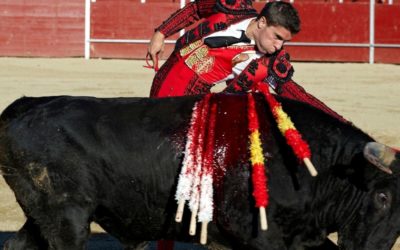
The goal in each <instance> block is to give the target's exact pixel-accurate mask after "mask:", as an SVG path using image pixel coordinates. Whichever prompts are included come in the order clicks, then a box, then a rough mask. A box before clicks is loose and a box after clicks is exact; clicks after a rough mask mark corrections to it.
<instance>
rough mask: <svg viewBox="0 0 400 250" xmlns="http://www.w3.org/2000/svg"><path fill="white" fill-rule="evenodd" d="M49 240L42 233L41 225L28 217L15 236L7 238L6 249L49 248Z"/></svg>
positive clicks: (38, 249) (28, 249)
mask: <svg viewBox="0 0 400 250" xmlns="http://www.w3.org/2000/svg"><path fill="white" fill-rule="evenodd" d="M47 248H48V245H47V242H46V241H45V240H44V239H43V237H42V236H41V234H40V230H39V227H38V226H37V225H36V224H35V223H34V222H33V219H32V218H28V219H27V221H26V222H25V224H24V226H23V227H22V228H21V229H20V230H19V231H18V232H17V233H16V235H15V236H13V237H12V238H10V239H9V240H7V242H6V243H5V244H4V250H41V249H47Z"/></svg>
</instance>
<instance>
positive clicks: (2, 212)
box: [0, 58, 400, 250]
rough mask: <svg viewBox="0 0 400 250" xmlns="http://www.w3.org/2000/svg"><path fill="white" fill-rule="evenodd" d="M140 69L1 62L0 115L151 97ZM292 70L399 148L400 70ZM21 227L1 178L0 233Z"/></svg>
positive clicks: (115, 64) (135, 65)
mask: <svg viewBox="0 0 400 250" xmlns="http://www.w3.org/2000/svg"><path fill="white" fill-rule="evenodd" d="M142 65H144V62H143V61H134V60H101V59H92V60H84V59H81V58H72V59H71V58H70V59H21V58H0V111H2V110H3V109H4V108H5V107H6V106H7V105H8V104H10V103H11V102H12V101H13V100H15V99H17V98H19V97H21V96H24V95H25V96H47V95H84V96H98V97H117V96H147V95H148V93H149V89H150V84H151V80H152V77H153V75H154V72H152V71H151V70H149V69H145V68H143V67H142ZM294 68H295V69H296V72H295V76H294V79H295V80H296V81H297V82H299V83H301V84H302V86H303V87H305V88H306V90H308V91H309V92H310V93H312V94H314V95H315V96H317V97H318V98H320V99H321V100H322V101H324V102H325V103H326V104H328V105H329V106H330V107H332V108H333V109H334V110H336V111H337V112H338V113H340V114H342V115H343V116H344V117H345V118H347V119H349V120H351V121H352V122H353V123H354V124H356V125H357V126H358V127H360V128H361V129H363V130H364V131H365V132H367V133H369V134H370V135H372V136H373V137H374V138H375V139H376V140H378V141H380V142H382V143H386V144H388V145H390V146H396V147H400V126H399V125H398V122H399V121H400V98H399V93H400V65H383V64H375V65H369V64H341V63H340V64H339V63H336V64H331V63H294ZM216 89H218V87H217V88H216ZM396 121H397V124H396V123H395V122H396ZM23 222H24V217H23V215H22V212H21V210H20V209H19V207H18V206H17V204H16V202H15V198H14V196H13V194H12V192H11V191H10V190H9V189H8V187H7V185H6V184H5V183H4V181H3V179H2V178H1V180H0V231H15V230H18V229H19V228H20V226H21V225H22V224H23ZM94 229H95V230H100V229H99V228H98V227H96V226H95V227H94ZM394 249H398V250H400V247H398V246H396V247H395V248H394Z"/></svg>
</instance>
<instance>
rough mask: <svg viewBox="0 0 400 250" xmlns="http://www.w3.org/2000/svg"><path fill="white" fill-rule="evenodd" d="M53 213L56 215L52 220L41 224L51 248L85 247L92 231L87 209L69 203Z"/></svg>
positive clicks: (69, 248) (62, 249)
mask: <svg viewBox="0 0 400 250" xmlns="http://www.w3.org/2000/svg"><path fill="white" fill-rule="evenodd" d="M52 215H54V217H53V218H50V219H51V221H47V222H46V223H44V224H41V229H42V231H44V234H45V235H46V238H47V240H48V242H49V249H51V250H53V249H54V250H83V249H85V246H86V241H87V239H88V238H89V233H90V226H89V225H90V221H89V212H88V211H87V209H85V208H82V207H76V206H75V207H74V206H68V205H67V206H65V207H64V208H62V209H60V210H56V211H52ZM48 223H50V224H48ZM46 225H48V226H46Z"/></svg>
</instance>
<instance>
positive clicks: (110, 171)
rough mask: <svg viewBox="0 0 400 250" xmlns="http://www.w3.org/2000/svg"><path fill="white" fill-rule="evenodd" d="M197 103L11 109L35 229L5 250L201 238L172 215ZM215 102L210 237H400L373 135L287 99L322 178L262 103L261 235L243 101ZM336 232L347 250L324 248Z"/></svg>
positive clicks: (393, 192) (2, 150) (257, 241)
mask: <svg viewBox="0 0 400 250" xmlns="http://www.w3.org/2000/svg"><path fill="white" fill-rule="evenodd" d="M200 98H201V97H200V96H192V97H181V98H163V99H147V98H109V99H106V98H90V97H68V96H60V97H46V98H22V99H19V100H17V101H16V102H15V103H13V104H11V105H10V106H9V107H8V108H7V109H6V110H5V111H4V112H3V114H2V115H1V118H0V167H1V170H2V172H3V175H4V178H5V180H6V181H7V183H8V185H9V186H10V188H11V189H12V190H13V191H14V192H15V196H16V199H17V201H18V203H19V204H20V206H21V208H22V209H23V211H24V213H25V215H26V216H27V222H26V224H25V226H24V227H23V228H22V229H21V231H20V232H19V233H18V234H17V236H16V237H15V238H14V239H12V240H10V241H9V242H8V243H7V247H8V248H7V249H71V250H72V249H74V250H77V249H84V246H85V241H86V239H87V237H88V235H89V223H90V222H91V221H96V222H97V223H99V224H100V225H101V226H102V227H103V228H104V229H105V230H106V231H107V232H109V233H110V234H112V235H113V236H115V237H116V238H118V239H119V240H120V241H121V242H122V243H123V244H124V245H125V246H126V247H127V249H128V248H129V249H132V248H133V247H134V246H136V245H137V244H138V243H140V242H142V241H148V240H156V239H160V238H168V239H177V240H182V241H198V238H197V237H189V236H188V233H187V231H188V223H187V221H188V220H187V219H188V218H187V217H188V216H189V213H188V212H187V211H185V218H184V223H182V225H181V224H176V223H175V222H174V221H173V218H174V213H175V209H176V204H175V201H174V193H175V187H176V184H177V176H178V174H179V170H180V166H181V161H182V157H183V150H184V145H185V135H186V132H187V130H188V122H189V120H190V117H191V112H192V107H193V105H194V103H195V102H196V101H197V100H199V99H200ZM212 101H213V102H216V103H217V104H218V105H219V112H220V114H221V115H220V116H219V118H217V128H216V133H218V134H220V135H221V136H220V137H219V139H218V142H217V144H216V147H217V149H218V148H222V147H225V148H227V150H228V151H227V152H226V153H225V154H223V155H219V157H217V158H216V160H215V164H216V165H217V166H221V165H223V164H227V166H226V167H227V171H226V175H225V176H224V177H223V178H222V180H220V187H219V189H218V190H216V194H215V198H216V213H215V214H216V216H215V219H214V222H213V223H211V224H210V225H209V241H215V242H217V243H220V244H223V245H226V246H230V247H231V248H233V249H246V250H247V249H249V250H251V249H257V250H261V249H268V250H275V249H276V250H284V249H291V250H301V249H309V250H312V249H314V250H316V249H346V250H361V249H362V250H376V249H380V250H385V249H387V250H389V249H390V248H391V246H392V245H393V244H394V241H395V239H396V237H397V236H398V234H399V231H398V229H397V228H399V227H398V225H399V219H400V214H399V213H400V210H399V208H398V201H399V198H400V197H399V194H400V192H399V191H400V190H399V188H400V187H399V179H398V177H397V176H388V175H385V174H384V173H381V172H379V171H378V170H376V169H375V168H374V167H373V166H372V165H371V164H369V163H367V162H366V161H365V160H364V158H363V157H362V150H363V147H364V145H365V144H366V143H367V142H369V141H372V139H371V138H370V137H369V136H368V135H366V134H365V133H363V132H362V131H360V130H359V129H357V128H355V127H353V126H351V125H349V124H343V123H341V122H339V121H336V120H335V119H333V118H331V117H329V116H328V115H326V114H324V113H323V112H320V111H318V110H315V109H313V108H312V107H309V106H307V105H305V104H302V103H297V102H293V101H289V100H284V99H280V101H281V102H282V105H283V107H284V109H285V110H286V112H287V113H289V115H290V117H291V119H292V120H293V122H294V123H295V125H296V127H297V128H298V130H299V131H301V133H302V134H303V137H304V138H305V139H306V140H307V141H308V142H309V144H310V147H311V150H312V161H313V163H314V164H315V165H316V167H317V169H318V172H319V175H318V176H317V177H315V178H313V177H311V176H310V175H309V174H308V172H307V171H306V169H305V167H304V166H302V164H300V163H299V162H298V161H297V159H295V157H294V156H293V153H292V151H291V149H290V148H289V147H288V146H287V145H286V143H285V141H284V138H283V137H282V135H281V134H280V132H279V131H278V129H277V127H276V124H275V121H274V120H273V119H272V116H271V113H270V111H269V109H268V106H267V104H266V103H265V102H264V100H263V98H262V97H261V96H258V97H257V109H258V111H259V113H260V123H261V129H260V130H261V132H262V141H263V147H264V151H265V158H266V160H267V161H266V165H267V169H268V170H267V175H268V178H269V192H270V204H269V206H268V209H267V213H268V224H269V229H268V231H266V232H263V231H260V229H259V228H258V213H257V210H256V209H254V202H253V198H252V195H251V192H252V188H251V185H250V181H249V178H250V177H249V176H250V169H249V168H250V166H249V163H248V150H247V146H248V145H247V128H246V124H247V122H246V119H247V118H246V117H247V116H246V107H245V103H246V96H241V95H216V96H214V97H213V98H212ZM222 114H223V115H222ZM224 116H226V117H228V118H229V120H224V118H223V117H224ZM229 150H231V151H229ZM382 193H383V194H386V196H389V197H391V198H390V199H388V200H385V199H382V198H380V197H382ZM335 231H338V233H339V248H338V247H336V246H334V245H333V244H332V243H330V242H329V241H327V240H326V236H327V235H328V234H329V233H331V232H335Z"/></svg>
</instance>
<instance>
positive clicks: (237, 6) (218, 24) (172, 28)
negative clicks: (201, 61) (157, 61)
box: [156, 0, 257, 50]
mask: <svg viewBox="0 0 400 250" xmlns="http://www.w3.org/2000/svg"><path fill="white" fill-rule="evenodd" d="M256 16H257V11H256V10H255V9H254V8H253V7H252V2H251V0H197V1H195V2H190V3H188V4H187V5H186V6H185V7H183V8H182V9H179V10H178V11H176V12H175V13H174V14H172V15H171V16H170V17H169V18H168V19H167V20H166V21H164V22H163V23H162V24H161V25H160V26H159V27H158V28H157V29H156V30H158V31H160V32H161V33H163V34H164V35H165V37H169V36H171V35H173V34H175V33H176V32H178V31H179V30H181V29H183V28H186V27H188V26H190V25H191V24H193V23H195V22H197V21H198V20H200V19H202V18H205V20H204V21H203V22H201V23H200V24H199V25H197V26H196V27H195V28H193V29H191V30H188V31H187V32H186V33H185V34H184V35H183V36H182V37H180V38H179V39H178V41H177V42H176V47H175V49H176V50H177V49H181V48H182V47H184V46H186V45H188V44H190V43H192V42H195V41H197V40H199V39H201V38H203V37H205V36H207V35H209V34H211V33H214V32H216V31H220V30H224V29H226V28H227V27H228V26H229V25H231V24H233V23H236V22H239V21H242V20H244V19H247V18H251V17H256Z"/></svg>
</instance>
